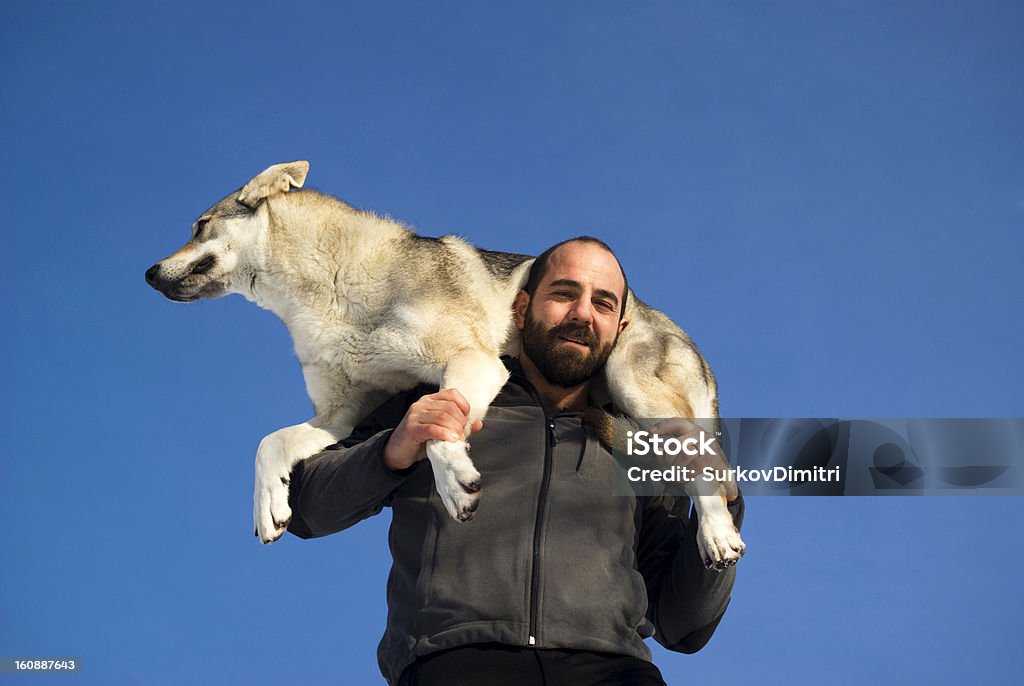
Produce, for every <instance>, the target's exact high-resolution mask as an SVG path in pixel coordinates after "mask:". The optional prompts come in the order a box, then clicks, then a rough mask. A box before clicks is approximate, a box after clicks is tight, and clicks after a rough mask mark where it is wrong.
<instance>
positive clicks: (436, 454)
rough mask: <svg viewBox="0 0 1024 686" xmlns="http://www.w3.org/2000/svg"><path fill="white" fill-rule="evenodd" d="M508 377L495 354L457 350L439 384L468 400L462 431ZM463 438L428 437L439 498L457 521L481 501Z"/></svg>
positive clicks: (482, 411)
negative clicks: (432, 438)
mask: <svg viewBox="0 0 1024 686" xmlns="http://www.w3.org/2000/svg"><path fill="white" fill-rule="evenodd" d="M507 380H508V370H507V369H505V366H504V365H503V364H502V363H501V360H500V359H498V357H497V356H496V355H490V354H487V353H485V352H482V351H477V350H470V351H464V352H461V353H459V354H457V355H456V356H455V357H453V358H452V359H451V360H450V361H449V362H448V366H447V367H446V368H445V371H444V378H443V379H442V381H441V388H443V389H445V388H454V389H456V390H458V391H459V392H460V393H462V395H463V396H465V398H466V400H467V401H468V402H469V419H468V421H467V422H466V429H465V434H466V437H467V438H468V437H469V434H470V428H471V427H472V426H473V424H474V422H476V420H478V419H483V417H484V414H486V413H487V408H488V406H489V405H490V404H491V401H492V400H494V397H495V396H496V395H498V391H500V390H501V387H502V386H504V385H505V381H507ZM468 450H469V446H468V445H467V443H466V441H428V442H427V458H428V459H429V460H430V466H431V468H432V469H433V471H434V485H435V486H436V488H437V492H438V494H439V495H440V496H441V501H442V502H443V503H444V506H445V508H446V509H447V510H448V514H450V515H451V516H452V517H453V518H455V519H457V520H459V521H460V522H465V521H468V520H469V519H471V518H472V517H473V513H474V512H475V511H476V508H477V505H479V502H480V472H478V471H477V470H476V467H474V466H473V461H472V460H470V459H469V454H468Z"/></svg>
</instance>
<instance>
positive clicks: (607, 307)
mask: <svg viewBox="0 0 1024 686" xmlns="http://www.w3.org/2000/svg"><path fill="white" fill-rule="evenodd" d="M594 304H595V305H596V306H597V308H598V309H600V310H604V311H605V312H614V311H615V306H614V305H612V304H611V303H610V302H606V301H604V300H598V301H597V302H596V303H594Z"/></svg>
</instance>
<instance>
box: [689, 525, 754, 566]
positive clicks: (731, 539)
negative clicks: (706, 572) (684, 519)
mask: <svg viewBox="0 0 1024 686" xmlns="http://www.w3.org/2000/svg"><path fill="white" fill-rule="evenodd" d="M697 548H698V549H699V550H700V557H701V560H702V561H703V562H704V566H705V567H707V568H708V569H714V570H717V571H722V570H723V569H728V568H729V567H732V566H733V565H735V564H736V563H737V562H739V561H740V558H741V557H743V553H744V552H745V551H746V549H747V546H746V544H745V543H744V542H743V540H742V539H741V538H740V534H739V532H738V531H736V527H735V526H733V523H732V518H731V517H728V515H727V516H726V517H724V518H712V517H707V518H705V519H702V520H701V522H700V529H699V530H698V532H697Z"/></svg>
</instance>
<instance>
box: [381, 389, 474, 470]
mask: <svg viewBox="0 0 1024 686" xmlns="http://www.w3.org/2000/svg"><path fill="white" fill-rule="evenodd" d="M467 421H469V402H467V401H466V399H465V398H464V397H463V395H462V394H461V393H459V392H458V391H457V390H455V389H454V388H448V389H445V390H443V391H440V392H438V393H431V394H430V395H425V396H423V397H422V398H420V399H419V400H417V401H416V402H414V403H413V404H412V405H410V406H409V410H408V411H407V412H406V413H405V417H403V418H402V421H401V423H399V425H398V426H397V427H396V428H395V430H394V432H392V434H391V438H389V439H388V443H387V445H386V446H384V466H385V467H387V468H388V469H390V470H392V471H399V470H402V469H407V468H409V467H411V466H413V465H414V464H416V463H417V462H419V461H420V460H422V459H423V458H424V457H426V455H427V447H426V442H427V441H460V440H465V439H466V436H464V434H463V432H464V429H465V426H466V422H467ZM481 427H483V422H481V421H480V420H479V419H478V420H476V421H475V422H474V423H473V426H472V427H470V429H471V433H476V432H477V431H479V430H480V429H481Z"/></svg>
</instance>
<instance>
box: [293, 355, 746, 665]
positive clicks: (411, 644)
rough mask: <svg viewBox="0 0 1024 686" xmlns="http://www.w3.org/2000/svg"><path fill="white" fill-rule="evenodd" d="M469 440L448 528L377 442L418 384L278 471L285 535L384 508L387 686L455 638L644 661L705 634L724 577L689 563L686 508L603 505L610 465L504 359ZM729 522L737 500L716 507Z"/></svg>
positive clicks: (416, 478)
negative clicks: (465, 513)
mask: <svg viewBox="0 0 1024 686" xmlns="http://www.w3.org/2000/svg"><path fill="white" fill-rule="evenodd" d="M506 364H507V365H508V366H509V368H510V370H511V371H512V377H511V379H510V380H509V382H508V383H507V384H506V385H505V387H504V389H503V390H502V392H501V393H500V394H499V395H498V397H497V398H496V399H495V401H494V403H493V404H492V405H491V408H490V410H489V411H488V413H487V417H486V420H485V426H484V429H483V430H482V431H480V432H479V433H477V434H475V435H474V436H473V438H472V441H471V443H472V448H473V453H472V457H473V462H474V463H475V465H476V467H477V469H478V470H479V471H480V474H481V475H482V482H483V495H482V499H481V501H480V507H479V509H478V510H477V512H476V514H475V515H474V517H473V519H472V520H471V521H469V522H466V523H459V522H456V521H454V520H453V519H451V517H449V516H448V513H447V512H446V511H445V509H444V506H443V505H442V504H441V501H440V499H439V497H438V495H437V492H436V491H435V490H434V481H433V474H432V472H431V469H430V465H429V464H428V463H427V462H426V461H425V460H424V461H422V462H419V463H417V464H416V465H415V466H413V467H411V468H409V469H407V470H405V471H404V472H403V473H396V472H392V471H390V470H388V469H387V468H386V467H385V466H384V463H383V449H384V445H385V443H386V442H387V440H388V437H389V436H390V435H391V429H393V428H394V427H395V426H397V425H398V423H399V422H400V421H401V419H402V417H403V416H404V415H405V412H406V410H407V409H408V407H409V406H410V405H411V404H412V403H413V402H415V401H416V400H417V399H418V398H419V397H421V396H423V395H425V394H427V393H432V392H435V391H436V390H437V389H436V387H429V386H419V387H417V388H415V389H412V390H411V391H407V392H404V393H401V394H399V395H397V396H395V397H393V398H392V399H391V400H389V401H388V402H386V403H385V404H384V405H382V406H381V407H379V408H378V409H377V410H375V411H374V412H373V413H372V414H371V415H370V416H369V417H368V418H367V419H366V420H365V421H364V422H363V423H362V424H361V425H360V426H359V427H358V428H357V429H356V430H355V432H353V434H352V435H351V436H350V437H349V438H347V439H346V440H345V441H343V442H341V443H339V444H337V445H335V446H331V447H330V448H328V449H327V450H325V451H324V452H322V453H319V454H318V455H315V456H313V457H311V458H309V459H308V460H305V461H304V462H301V463H299V465H298V466H297V467H296V469H295V471H294V472H293V473H292V479H291V498H290V503H291V507H292V512H293V515H292V521H291V524H290V525H289V527H288V528H289V531H291V532H292V533H294V534H295V535H297V536H300V537H302V538H310V537H315V536H325V535H327V534H331V533H334V532H336V531H341V530H342V529H345V528H347V527H350V526H352V525H353V524H355V523H357V522H359V521H360V520H362V519H365V518H367V517H371V516H373V515H375V514H377V513H379V512H380V511H381V510H382V509H383V508H384V507H385V506H388V507H391V510H392V523H391V532H390V535H389V543H390V548H391V555H392V558H393V566H392V568H391V574H390V577H389V578H388V586H387V589H388V590H387V594H388V598H387V600H388V621H387V629H386V631H385V633H384V637H383V638H382V639H381V642H380V646H379V648H378V651H377V655H378V661H379V663H380V668H381V671H382V672H383V674H384V677H385V678H386V679H387V681H388V683H389V684H397V683H398V680H399V677H400V676H401V673H402V670H404V669H405V668H406V667H407V666H408V665H409V664H411V663H412V662H413V661H414V660H415V659H416V657H418V656H420V655H426V654H428V653H431V652H434V651H438V650H443V649H445V648H452V647H456V646H461V645H468V644H471V643H487V642H497V643H503V644H508V645H518V646H532V647H536V648H563V649H566V648H575V649H581V650H592V651H604V652H610V653H618V654H625V655H633V656H636V657H639V658H642V659H645V660H650V658H651V653H650V650H649V649H648V648H647V646H646V645H645V644H644V638H646V637H648V636H654V638H655V639H656V640H657V641H658V642H659V643H661V644H662V645H664V646H665V647H666V648H668V649H669V650H675V651H679V652H684V653H692V652H695V651H697V650H699V649H700V648H702V647H703V646H704V645H705V644H706V643H707V642H708V640H709V639H710V638H711V635H712V633H714V631H715V628H716V627H717V626H718V623H719V621H720V620H721V619H722V615H723V614H724V613H725V609H726V606H727V605H728V603H729V596H730V593H731V591H732V587H733V582H734V581H735V575H736V572H735V568H732V569H728V570H726V571H724V572H715V571H710V570H707V569H705V568H704V566H703V565H702V564H701V561H700V555H699V553H698V551H697V541H696V538H695V532H696V527H697V520H696V516H695V515H694V514H692V513H688V509H689V502H688V501H687V500H685V499H683V500H682V501H680V502H673V501H672V500H671V499H669V498H651V497H646V496H636V497H626V496H613V495H612V481H613V479H617V478H621V470H618V469H616V468H615V464H614V459H613V457H612V455H611V454H610V453H609V452H608V451H607V450H606V449H605V448H604V447H603V446H602V445H601V444H600V443H599V442H598V441H597V439H596V438H594V437H593V436H592V435H591V434H589V433H588V432H587V431H586V430H585V429H584V428H583V426H582V424H581V420H580V416H579V414H575V413H563V414H559V415H557V416H554V417H547V416H545V413H544V409H543V407H542V405H541V402H540V398H539V397H538V396H537V394H536V392H535V391H534V389H533V388H532V386H531V385H530V384H529V382H528V381H526V379H525V377H524V376H523V375H522V372H521V370H520V369H519V367H518V364H517V363H516V361H515V360H506ZM729 509H730V511H731V512H732V514H733V518H734V520H735V521H736V523H737V526H739V525H740V523H741V522H742V518H743V498H742V496H741V497H740V498H739V499H737V500H736V501H735V502H734V503H733V504H732V505H730V507H729Z"/></svg>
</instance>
